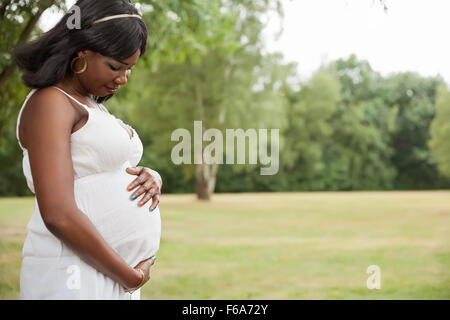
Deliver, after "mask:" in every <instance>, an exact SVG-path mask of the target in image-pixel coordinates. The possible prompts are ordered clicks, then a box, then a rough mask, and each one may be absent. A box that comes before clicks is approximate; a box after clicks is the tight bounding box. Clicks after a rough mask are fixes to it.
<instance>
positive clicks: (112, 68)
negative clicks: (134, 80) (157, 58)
mask: <svg viewBox="0 0 450 320" xmlns="http://www.w3.org/2000/svg"><path fill="white" fill-rule="evenodd" d="M109 67H110V68H111V70H113V71H119V70H120V68H115V67H114V66H112V65H109ZM131 68H132V67H129V68H128V70H131Z"/></svg>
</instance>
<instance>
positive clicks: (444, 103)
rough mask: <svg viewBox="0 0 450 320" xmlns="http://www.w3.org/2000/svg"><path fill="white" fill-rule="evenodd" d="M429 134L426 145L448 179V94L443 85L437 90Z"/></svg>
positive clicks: (449, 155) (449, 171)
mask: <svg viewBox="0 0 450 320" xmlns="http://www.w3.org/2000/svg"><path fill="white" fill-rule="evenodd" d="M430 132H431V140H430V141H429V143H428V145H429V147H430V149H431V152H432V154H433V156H434V158H435V159H436V162H437V165H438V168H439V171H440V172H441V173H442V175H444V176H446V177H448V178H450V92H449V90H448V89H447V86H446V85H445V84H441V85H440V86H439V87H438V88H437V93H436V116H435V117H434V119H433V121H432V122H431V129H430Z"/></svg>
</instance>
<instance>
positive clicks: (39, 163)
mask: <svg viewBox="0 0 450 320" xmlns="http://www.w3.org/2000/svg"><path fill="white" fill-rule="evenodd" d="M55 91H56V89H50V88H46V89H42V90H39V91H38V92H36V93H35V94H34V95H33V96H32V97H31V98H30V99H29V102H28V105H27V106H26V108H25V109H24V112H23V116H22V118H23V119H21V121H25V123H24V128H26V129H25V130H24V140H25V142H26V145H27V150H28V154H29V159H30V166H31V172H32V176H33V182H34V188H35V192H36V198H37V202H38V205H39V209H40V211H41V215H42V219H43V221H44V223H45V225H46V227H47V228H48V230H49V231H50V232H51V233H52V234H54V235H55V236H56V237H57V238H59V239H60V240H61V241H63V242H64V243H65V244H67V245H68V246H69V247H70V248H71V249H72V250H73V251H74V252H75V253H77V254H78V255H79V256H80V257H81V258H82V259H83V260H84V261H85V262H86V263H88V264H89V265H91V266H92V267H94V268H95V269H97V270H98V271H100V272H102V273H104V274H105V275H107V276H108V277H110V278H111V279H113V280H115V281H116V282H118V283H120V284H121V285H122V286H124V287H126V288H133V287H135V286H136V285H137V284H138V283H139V282H140V280H141V274H140V273H139V272H138V271H137V270H134V269H133V268H131V267H130V266H128V264H127V263H126V262H125V261H124V260H123V259H122V258H121V257H120V256H119V255H118V254H117V253H116V252H115V251H114V249H112V248H111V247H110V246H109V245H108V243H107V242H106V241H105V240H104V239H103V237H102V236H101V235H100V233H99V232H98V230H97V229H96V227H95V226H94V225H93V224H92V222H91V221H90V220H89V218H88V217H87V216H86V215H85V214H84V213H83V212H82V211H80V210H79V209H78V207H77V205H76V202H75V195H74V177H73V164H72V156H71V151H70V135H71V131H72V127H73V125H74V123H75V122H76V119H77V113H76V110H75V109H74V108H73V107H72V106H71V104H70V102H69V101H68V99H67V98H66V97H65V96H63V95H62V94H59V93H57V92H55Z"/></svg>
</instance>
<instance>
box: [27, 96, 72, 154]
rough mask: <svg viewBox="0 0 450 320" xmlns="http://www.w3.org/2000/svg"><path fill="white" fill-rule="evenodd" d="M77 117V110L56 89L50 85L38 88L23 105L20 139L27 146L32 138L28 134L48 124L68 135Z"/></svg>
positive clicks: (32, 133) (31, 134) (30, 134)
mask: <svg viewBox="0 0 450 320" xmlns="http://www.w3.org/2000/svg"><path fill="white" fill-rule="evenodd" d="M78 118H79V115H78V113H77V110H76V109H75V108H73V106H72V104H71V103H70V101H69V99H68V98H67V96H65V95H64V94H63V93H62V92H60V91H59V90H58V89H55V88H51V87H48V88H43V89H39V90H37V91H36V92H35V93H34V94H33V95H32V96H31V97H30V98H29V99H28V101H27V103H26V105H25V106H24V109H23V112H22V116H21V119H20V125H19V138H20V141H21V143H22V145H23V146H24V147H25V148H27V145H29V143H30V142H31V140H32V138H30V137H29V136H33V135H34V133H36V131H39V130H42V129H44V128H45V127H48V126H50V127H52V128H54V129H55V130H60V133H64V132H66V133H68V134H69V135H70V133H71V130H72V127H73V125H74V124H75V123H76V121H77V119H78ZM61 130H62V131H61ZM67 130H69V131H68V132H67Z"/></svg>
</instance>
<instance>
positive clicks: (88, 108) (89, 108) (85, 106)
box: [52, 86, 92, 112]
mask: <svg viewBox="0 0 450 320" xmlns="http://www.w3.org/2000/svg"><path fill="white" fill-rule="evenodd" d="M52 88H56V89H58V90H59V91H61V92H62V93H64V94H65V95H66V96H68V97H69V98H70V99H72V100H73V101H75V102H77V103H78V104H81V105H82V106H83V107H84V108H86V109H87V111H88V112H89V110H92V108H91V107H89V106H87V105H85V104H84V103H81V102H80V101H78V100H77V99H75V98H74V97H72V96H71V95H70V94H68V93H67V92H65V91H64V90H63V89H61V88H58V87H56V86H52Z"/></svg>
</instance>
